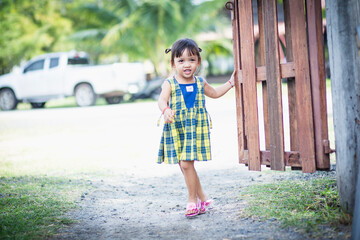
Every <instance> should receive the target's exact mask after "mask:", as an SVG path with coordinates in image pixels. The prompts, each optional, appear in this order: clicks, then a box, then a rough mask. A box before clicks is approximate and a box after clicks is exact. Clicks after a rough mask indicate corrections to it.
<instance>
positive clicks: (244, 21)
mask: <svg viewBox="0 0 360 240" xmlns="http://www.w3.org/2000/svg"><path fill="white" fill-rule="evenodd" d="M253 3H255V4H254V5H255V6H253ZM256 3H257V4H256ZM225 6H226V8H227V9H228V10H231V12H232V14H231V15H232V27H233V45H234V62H235V69H237V76H236V79H235V86H236V88H235V91H236V111H237V128H238V141H239V162H240V163H243V164H246V165H248V167H249V170H256V171H260V170H261V165H267V166H270V167H271V169H272V170H285V167H286V166H291V167H292V169H302V171H303V172H306V173H312V172H315V171H316V170H328V169H329V168H330V158H329V154H330V153H331V151H332V150H331V149H330V146H329V140H328V125H327V110H326V76H325V60H324V47H323V34H322V12H321V1H320V0H305V1H304V0H284V1H283V7H284V11H283V12H284V14H283V15H284V16H283V18H284V20H283V21H281V24H283V25H284V27H285V33H284V38H285V42H282V41H279V26H280V25H279V24H280V21H279V22H278V15H277V12H278V9H277V7H278V6H277V1H276V0H257V2H256V1H255V2H254V1H251V0H232V1H229V2H227V3H226V5H225ZM254 12H255V13H256V12H257V18H255V19H257V22H255V23H254V14H253V13H254ZM255 27H256V29H258V34H257V36H258V37H257V39H256V38H255V36H254V29H255ZM255 46H257V47H255ZM282 46H283V47H284V49H286V50H285V51H284V55H285V59H286V60H284V61H280V55H281V53H282V51H281V50H282ZM285 46H286V47H285ZM284 91H287V92H288V94H287V96H286V94H284V95H285V97H286V99H285V97H283V92H284ZM285 100H286V101H285ZM284 103H286V104H284ZM260 108H261V109H262V110H263V111H258V109H259V110H261V109H260ZM259 112H260V113H259ZM287 112H288V113H287ZM262 113H263V114H262ZM259 119H261V121H259ZM262 119H263V120H262ZM284 119H288V120H287V121H288V122H289V124H287V126H289V127H288V131H286V132H287V134H288V135H285V136H288V139H289V142H290V143H289V144H288V145H289V146H288V147H287V148H288V149H287V150H285V146H284V144H285V143H284V140H285V137H284ZM259 128H260V129H264V130H263V131H259ZM261 134H263V135H265V137H264V139H265V143H264V144H263V145H264V146H263V149H260V135H261Z"/></svg>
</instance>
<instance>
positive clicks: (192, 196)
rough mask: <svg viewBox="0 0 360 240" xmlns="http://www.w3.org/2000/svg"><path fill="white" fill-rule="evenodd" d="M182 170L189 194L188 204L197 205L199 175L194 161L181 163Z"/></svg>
mask: <svg viewBox="0 0 360 240" xmlns="http://www.w3.org/2000/svg"><path fill="white" fill-rule="evenodd" d="M180 168H181V171H182V173H183V174H184V178H185V183H186V187H187V189H188V193H189V198H188V202H193V203H197V195H196V192H197V189H196V185H197V184H196V181H197V174H196V171H195V168H194V161H180Z"/></svg>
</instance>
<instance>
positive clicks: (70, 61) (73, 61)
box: [68, 57, 89, 65]
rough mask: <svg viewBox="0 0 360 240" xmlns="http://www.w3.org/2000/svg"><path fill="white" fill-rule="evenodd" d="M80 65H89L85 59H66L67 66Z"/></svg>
mask: <svg viewBox="0 0 360 240" xmlns="http://www.w3.org/2000/svg"><path fill="white" fill-rule="evenodd" d="M80 64H89V60H88V59H87V58H81V57H75V58H69V59H68V65H80Z"/></svg>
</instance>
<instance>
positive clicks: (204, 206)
mask: <svg viewBox="0 0 360 240" xmlns="http://www.w3.org/2000/svg"><path fill="white" fill-rule="evenodd" d="M213 203H214V201H213V200H212V199H209V200H206V201H205V202H201V205H200V210H199V214H202V213H205V212H206V211H207V210H208V209H211V208H212V207H213Z"/></svg>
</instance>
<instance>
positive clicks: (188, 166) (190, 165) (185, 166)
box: [180, 161, 195, 171]
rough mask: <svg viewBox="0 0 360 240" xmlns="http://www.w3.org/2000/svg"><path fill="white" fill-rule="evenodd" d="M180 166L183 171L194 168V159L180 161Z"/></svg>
mask: <svg viewBox="0 0 360 240" xmlns="http://www.w3.org/2000/svg"><path fill="white" fill-rule="evenodd" d="M180 167H181V169H182V170H183V171H191V170H194V169H195V168H194V161H181V162H180Z"/></svg>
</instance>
